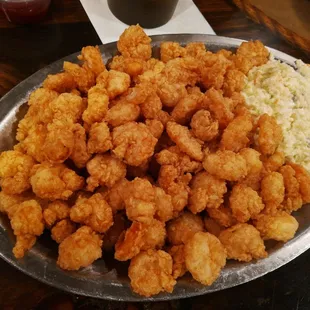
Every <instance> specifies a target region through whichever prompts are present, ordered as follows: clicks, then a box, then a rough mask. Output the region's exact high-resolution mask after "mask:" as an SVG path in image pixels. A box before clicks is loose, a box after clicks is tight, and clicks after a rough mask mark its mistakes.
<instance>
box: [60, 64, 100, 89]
mask: <svg viewBox="0 0 310 310" xmlns="http://www.w3.org/2000/svg"><path fill="white" fill-rule="evenodd" d="M63 68H64V71H65V72H67V73H68V74H70V75H71V76H72V77H73V79H74V81H75V83H76V84H77V87H78V89H79V90H80V91H81V92H82V93H87V92H88V90H89V89H90V88H91V87H92V86H94V85H95V84H96V77H95V74H94V73H93V72H92V71H90V70H89V69H88V68H82V67H80V66H79V65H77V64H74V63H71V62H68V61H64V64H63Z"/></svg>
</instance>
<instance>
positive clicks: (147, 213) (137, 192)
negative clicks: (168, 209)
mask: <svg viewBox="0 0 310 310" xmlns="http://www.w3.org/2000/svg"><path fill="white" fill-rule="evenodd" d="M125 206H126V214H127V217H128V218H129V219H130V220H131V221H137V222H142V223H150V222H151V221H152V220H153V217H154V215H155V212H156V205H155V192H154V188H153V186H152V184H151V183H150V182H149V181H148V180H145V179H141V178H135V179H134V180H133V181H131V182H130V183H129V184H128V186H127V188H126V194H125Z"/></svg>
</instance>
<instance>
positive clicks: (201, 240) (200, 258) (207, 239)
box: [184, 232, 226, 285]
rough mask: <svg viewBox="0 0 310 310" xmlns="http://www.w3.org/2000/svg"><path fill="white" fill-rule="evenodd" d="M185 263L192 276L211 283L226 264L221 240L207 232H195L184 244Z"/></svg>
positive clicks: (203, 282) (205, 282)
mask: <svg viewBox="0 0 310 310" xmlns="http://www.w3.org/2000/svg"><path fill="white" fill-rule="evenodd" d="M184 254H185V264H186V268H187V269H188V271H189V272H190V273H191V275H192V276H193V278H194V279H195V280H196V281H198V282H200V283H202V284H204V285H211V284H212V283H213V282H214V281H215V280H216V279H217V278H218V276H219V274H220V272H221V269H222V268H223V267H224V266H225V264H226V250H225V248H224V247H223V245H222V244H221V242H220V241H219V240H218V239H217V238H216V237H215V236H213V235H211V234H209V233H207V232H197V233H196V234H194V235H193V236H192V237H191V238H190V239H189V240H188V241H187V242H186V244H185V246H184Z"/></svg>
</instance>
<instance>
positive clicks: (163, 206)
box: [0, 186, 173, 222]
mask: <svg viewBox="0 0 310 310" xmlns="http://www.w3.org/2000/svg"><path fill="white" fill-rule="evenodd" d="M154 191H155V205H156V212H155V216H154V217H155V218H156V219H158V220H159V221H161V222H167V221H169V220H171V219H172V217H173V204H172V197H171V196H170V195H168V194H166V193H165V191H164V190H163V189H162V188H160V187H158V186H154ZM0 194H1V193H0ZM0 197H1V196H0ZM0 208H1V203H0Z"/></svg>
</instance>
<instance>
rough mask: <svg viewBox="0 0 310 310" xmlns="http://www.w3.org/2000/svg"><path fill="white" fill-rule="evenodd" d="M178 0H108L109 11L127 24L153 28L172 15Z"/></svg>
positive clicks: (166, 20) (165, 21)
mask: <svg viewBox="0 0 310 310" xmlns="http://www.w3.org/2000/svg"><path fill="white" fill-rule="evenodd" d="M178 1H179V0H108V5H109V8H110V10H111V12H112V13H113V14H114V15H115V16H116V17H117V18H118V19H119V20H121V21H122V22H123V23H125V24H127V25H135V24H139V25H140V26H141V27H143V28H155V27H159V26H162V25H164V24H166V23H167V22H168V21H169V20H170V18H171V17H172V15H173V13H174V11H175V8H176V6H177V3H178Z"/></svg>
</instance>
